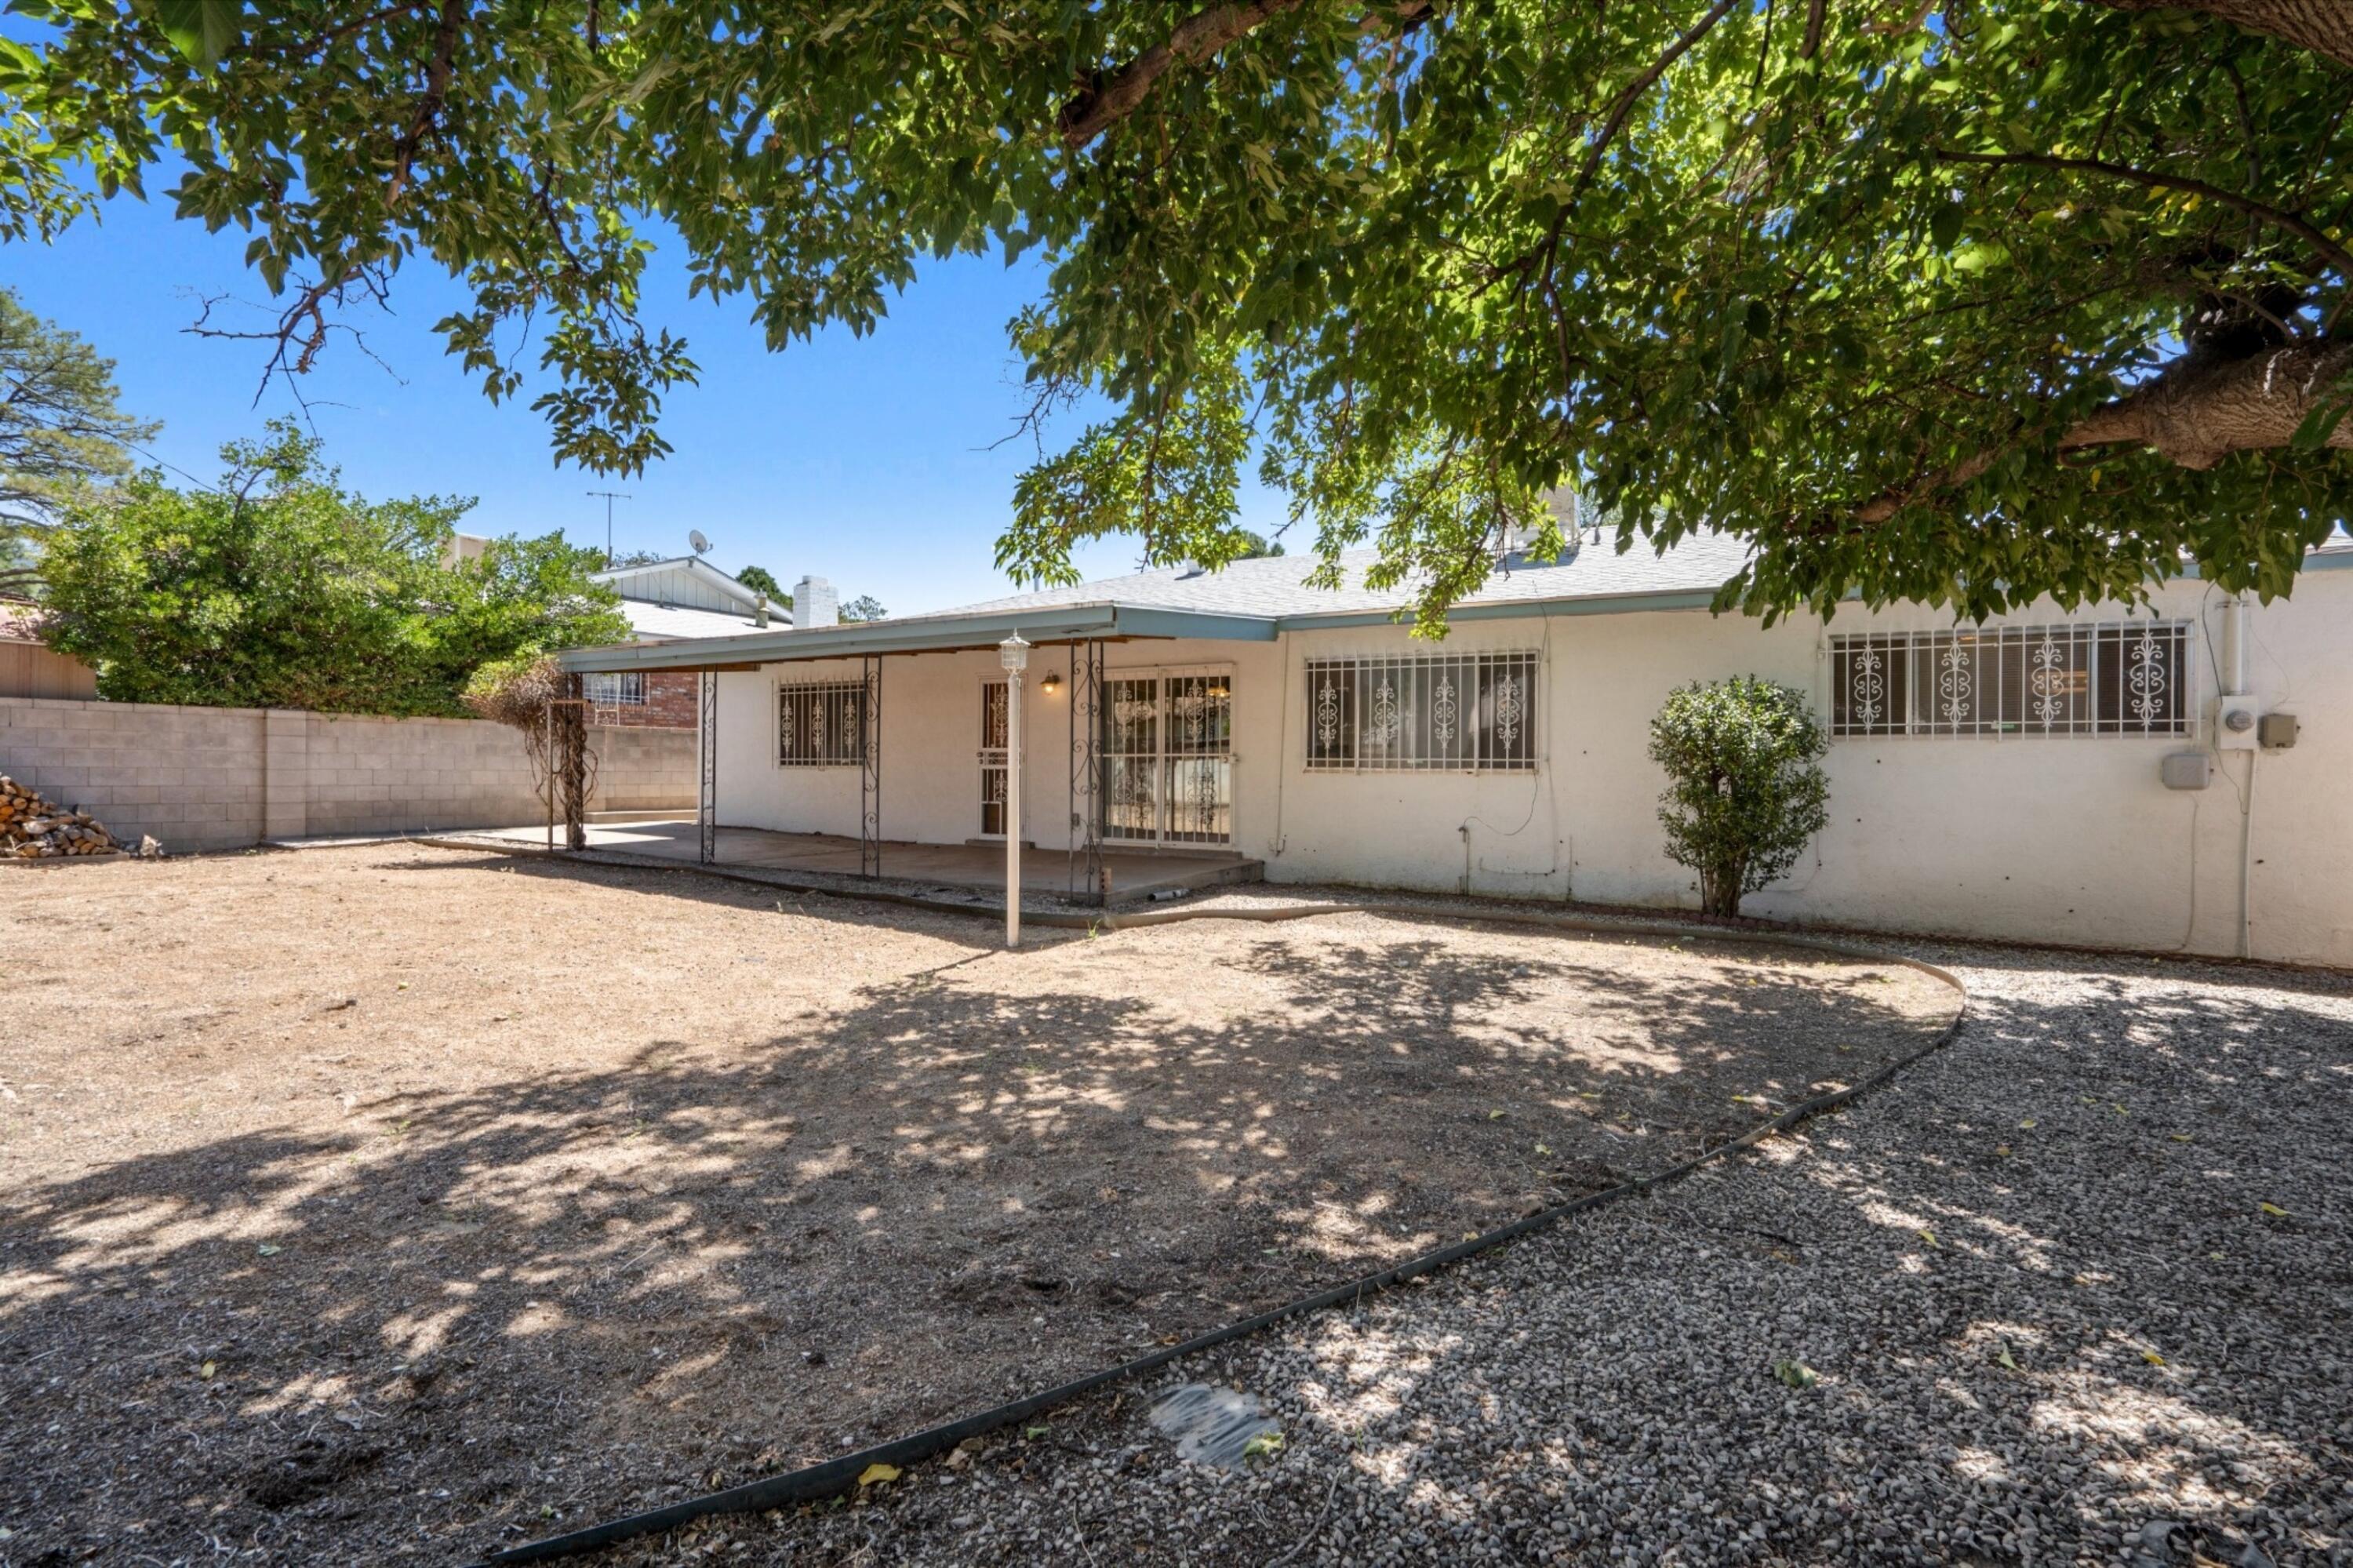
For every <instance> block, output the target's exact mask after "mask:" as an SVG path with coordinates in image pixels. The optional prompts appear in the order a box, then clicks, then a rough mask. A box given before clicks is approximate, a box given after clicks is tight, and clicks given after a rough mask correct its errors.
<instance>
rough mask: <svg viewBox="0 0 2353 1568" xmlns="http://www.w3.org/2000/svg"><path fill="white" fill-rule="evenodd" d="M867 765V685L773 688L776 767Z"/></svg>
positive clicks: (836, 683) (837, 683)
mask: <svg viewBox="0 0 2353 1568" xmlns="http://www.w3.org/2000/svg"><path fill="white" fill-rule="evenodd" d="M865 760H866V683H864V682H862V681H825V682H817V683H808V684H804V685H783V686H778V687H777V688H776V763H777V765H778V766H779V767H783V768H848V767H854V766H856V765H857V764H860V763H862V762H863V761H865Z"/></svg>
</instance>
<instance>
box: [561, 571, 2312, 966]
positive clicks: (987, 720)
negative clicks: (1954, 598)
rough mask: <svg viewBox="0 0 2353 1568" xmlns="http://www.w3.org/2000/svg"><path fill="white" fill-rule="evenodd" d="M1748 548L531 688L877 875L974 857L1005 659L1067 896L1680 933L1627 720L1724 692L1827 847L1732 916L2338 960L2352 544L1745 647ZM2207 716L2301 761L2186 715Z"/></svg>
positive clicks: (1090, 599)
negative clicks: (1815, 763)
mask: <svg viewBox="0 0 2353 1568" xmlns="http://www.w3.org/2000/svg"><path fill="white" fill-rule="evenodd" d="M1744 550H1745V546H1742V545H1741V544H1740V543H1739V542H1737V541H1736V540H1733V539H1729V538H1699V539H1694V540H1692V541H1690V542H1687V543H1686V544H1685V545H1683V546H1681V547H1680V548H1677V549H1675V550H1673V551H1672V552H1671V553H1669V554H1667V555H1665V556H1654V555H1652V554H1651V552H1650V551H1649V550H1647V549H1645V548H1641V547H1639V546H1638V547H1637V549H1636V550H1635V551H1634V552H1633V553H1631V554H1629V555H1624V556H1620V555H1617V554H1615V553H1614V552H1613V551H1612V550H1611V549H1609V547H1607V546H1600V545H1588V546H1585V547H1584V548H1583V550H1582V551H1581V552H1580V553H1578V554H1577V555H1576V556H1573V557H1572V558H1569V559H1567V560H1564V561H1562V562H1560V563H1558V564H1556V565H1549V566H1547V565H1539V564H1536V563H1534V562H1530V561H1527V560H1525V559H1518V558H1514V559H1511V560H1508V561H1506V562H1505V563H1504V566H1503V567H1502V568H1501V569H1499V570H1498V571H1497V572H1496V574H1495V575H1494V577H1493V578H1492V579H1491V580H1490V581H1489V583H1488V584H1487V586H1486V587H1485V588H1483V589H1482V591H1480V592H1478V593H1475V594H1473V595H1472V596H1471V597H1470V598H1469V599H1468V600H1467V601H1466V602H1465V603H1463V604H1461V606H1459V607H1458V608H1457V609H1455V611H1454V612H1453V617H1452V630H1451V635H1449V636H1448V637H1447V638H1446V639H1445V640H1444V641H1439V642H1431V641H1417V640H1415V639H1414V638H1412V637H1411V636H1410V635H1409V632H1408V630H1407V629H1406V628H1405V627H1403V626H1400V625H1398V623H1397V622H1396V621H1395V620H1393V619H1392V617H1393V616H1394V614H1395V613H1396V612H1397V611H1398V609H1399V608H1400V607H1401V606H1402V605H1403V604H1404V603H1405V602H1406V600H1407V598H1408V595H1407V594H1406V592H1405V591H1404V590H1401V589H1399V590H1380V591H1376V590H1372V589H1368V588H1364V587H1362V586H1361V583H1362V575H1363V570H1364V567H1366V565H1367V564H1368V562H1369V559H1370V557H1369V556H1368V555H1366V554H1356V555H1352V556H1349V557H1348V558H1347V563H1346V564H1347V567H1348V571H1349V579H1350V583H1351V585H1352V586H1349V587H1345V588H1339V589H1321V588H1308V587H1306V586H1304V585H1303V578H1304V577H1306V575H1307V574H1308V573H1309V572H1311V571H1312V570H1314V567H1315V566H1316V562H1315V559H1314V557H1313V556H1296V557H1277V558H1271V559H1258V560H1247V561H1241V562H1238V563H1236V564H1234V565H1233V566H1230V567H1227V568H1226V569H1224V570H1223V571H1220V572H1216V573H1208V572H1201V571H1198V570H1190V571H1161V572H1148V573H1143V574H1139V575H1136V576H1134V577H1119V578H1114V579H1112V580H1109V581H1105V582H1097V583H1089V584H1086V585H1084V586H1082V587H1077V588H1058V589H1054V590H1051V591H1049V592H1044V593H1036V594H1029V595H1023V596H1018V597H1015V598H1009V599H996V600H991V601H989V602H987V603H983V604H976V605H971V606H967V607H965V609H959V610H955V611H951V612H948V613H944V614H940V615H930V616H921V617H910V618H903V619H900V620H883V621H876V622H871V623H866V624H861V625H850V626H839V627H809V628H804V629H799V630H778V629H775V628H772V629H770V630H766V631H765V632H762V631H756V630H755V631H748V632H744V634H741V635H735V636H731V637H729V638H727V639H725V640H723V641H721V640H709V639H706V640H696V641H672V642H665V643H659V644H650V643H641V644H640V645H638V646H637V647H634V648H626V649H615V650H604V651H582V652H575V653H572V654H568V655H566V662H567V664H568V665H569V667H571V668H575V669H581V670H595V671H597V672H600V673H610V674H622V675H641V676H643V677H645V678H647V679H649V680H650V679H653V678H655V677H656V676H658V675H660V676H667V677H672V678H674V677H675V676H676V674H677V673H680V672H685V671H707V672H710V674H709V676H708V678H709V679H711V680H712V681H714V682H715V683H716V684H715V688H714V691H715V697H716V700H715V704H714V716H713V721H712V726H711V727H710V729H709V730H708V731H707V732H706V736H705V742H706V745H707V746H709V747H712V755H713V758H714V760H715V768H713V784H712V789H713V791H714V798H713V800H712V810H713V812H714V814H715V818H716V821H718V822H720V823H723V824H726V825H729V826H743V827H760V828H769V829H778V830H785V831H789V832H826V833H837V834H842V835H845V836H855V837H860V839H861V841H862V842H872V843H873V844H874V845H875V846H876V847H877V849H878V852H879V846H880V844H881V842H882V841H883V840H885V839H888V840H891V841H894V842H903V841H915V842H924V843H946V844H962V843H965V842H968V841H971V840H973V839H975V838H987V837H988V836H990V835H993V834H1001V833H1002V832H1004V828H1005V823H1004V821H1003V810H1004V809H1003V800H1004V779H1005V766H1006V765H1005V757H1004V750H1003V747H1004V743H1005V735H1004V720H1003V716H1002V715H1003V710H1004V693H1005V685H1004V681H1005V675H1004V672H1003V670H1002V669H1001V668H1000V667H999V658H998V651H997V644H998V642H999V641H1000V640H1002V639H1004V638H1006V637H1008V636H1010V635H1011V634H1013V633H1015V632H1017V631H1018V633H1019V634H1020V635H1021V636H1022V637H1023V638H1024V639H1026V640H1027V641H1029V642H1031V643H1033V644H1036V645H1037V646H1036V649H1035V651H1034V652H1032V653H1031V654H1030V655H1029V668H1028V673H1027V675H1026V678H1025V679H1026V684H1025V688H1024V689H1025V697H1024V701H1023V712H1024V715H1025V728H1026V735H1027V744H1026V747H1025V757H1024V760H1023V763H1022V768H1023V773H1022V780H1023V787H1022V800H1023V804H1024V808H1025V810H1024V813H1023V821H1022V822H1021V824H1020V832H1021V834H1022V837H1023V838H1024V839H1025V840H1027V841H1029V842H1034V843H1035V844H1036V845H1037V846H1038V847H1039V850H1040V851H1042V852H1050V853H1058V854H1060V853H1068V854H1069V856H1070V859H1071V865H1072V869H1073V876H1072V881H1073V883H1074V884H1076V885H1084V873H1083V869H1082V868H1083V867H1084V866H1085V865H1086V863H1087V859H1088V851H1089V847H1090V845H1091V844H1094V845H1099V846H1112V847H1144V848H1157V849H1160V850H1163V851H1177V852H1184V853H1211V854H1223V855H1229V856H1234V857H1238V858H1240V859H1244V860H1249V861H1257V862H1262V863H1263V867H1264V874H1265V876H1266V878H1267V879H1268V880H1269V881H1272V882H1302V881H1328V882H1342V883H1353V884H1358V885H1370V886H1388V887H1410V888H1426V889H1434V890H1446V891H1452V890H1457V889H1466V890H1469V891H1472V892H1475V893H1480V894H1499V895H1515V896H1521V897H1526V898H1532V899H1548V900H1555V901H1558V900H1566V899H1577V900H1590V901H1594V902H1599V903H1605V904H1618V905H1640V906H1664V907H1684V908H1688V907H1693V906H1695V905H1696V903H1697V893H1696V889H1695V887H1694V879H1693V876H1692V874H1691V873H1689V872H1688V871H1686V870H1685V869H1684V868H1683V867H1681V866H1678V865H1675V864H1673V863H1672V862H1670V861H1668V860H1667V858H1666V857H1665V855H1664V853H1662V834H1661V832H1660V827H1659V823H1658V821H1657V800H1658V796H1659V792H1660V790H1661V789H1662V786H1663V783H1664V780H1663V778H1662V775H1661V774H1660V772H1659V770H1658V769H1657V768H1655V767H1654V766H1653V765H1652V764H1651V762H1650V761H1649V760H1648V758H1647V757H1646V755H1645V753H1646V746H1647V740H1648V726H1649V725H1650V721H1651V717H1652V715H1655V714H1656V713H1657V712H1658V709H1659V705H1660V704H1661V703H1662V701H1663V700H1664V699H1665V698H1666V696H1667V694H1668V693H1669V692H1670V691H1672V689H1673V688H1674V687H1676V686H1678V685H1681V684H1683V683H1688V682H1693V681H1704V680H1711V679H1715V678H1719V677H1723V676H1727V675H1735V674H1746V673H1755V674H1758V675H1763V676H1767V677H1769V678H1771V679H1774V680H1778V681H1781V682H1784V683H1788V684H1791V685H1794V686H1798V687H1799V688H1802V689H1803V690H1805V691H1807V692H1809V693H1810V694H1812V697H1813V702H1814V705H1815V708H1816V711H1817V712H1818V713H1819V714H1820V716H1821V719H1822V722H1823V723H1824V725H1825V726H1827V727H1828V728H1829V730H1830V731H1831V735H1832V736H1833V740H1832V744H1831V753H1830V756H1829V758H1828V759H1827V762H1826V767H1827V768H1828V769H1829V772H1830V776H1831V825H1830V826H1829V827H1828V828H1827V829H1826V830H1825V831H1824V832H1823V833H1822V834H1821V836H1820V839H1819V841H1818V842H1817V843H1816V845H1815V846H1814V848H1813V850H1812V851H1811V852H1810V853H1809V854H1808V855H1807V856H1806V857H1805V858H1804V860H1803V861H1802V862H1801V863H1800V864H1799V866H1798V868H1797V869H1796V870H1795V871H1794V872H1793V874H1791V875H1790V876H1789V877H1788V878H1787V879H1786V880H1785V881H1783V882H1782V883H1780V884H1778V885H1776V886H1774V887H1772V888H1769V889H1767V891H1765V892H1763V893H1761V894H1757V895H1752V896H1751V897H1750V899H1749V900H1748V903H1747V908H1748V910H1749V912H1751V913H1754V914H1757V915H1762V916H1775V917H1781V918H1788V919H1795V920H1800V921H1805V922H1809V923H1816V924H1831V925H1849V926H1859V927H1880V928H1884V929H1894V930H1909V931H1920V932H1933V933H1949V934H1954V935H1962V936H1975V937H1987V938H2014V939H2021V940H2032V941H2057V942H2069V943H2080V944H2085V945H2095V946H2105V947H2120V948H2148V949H2166V950H2185V951H2191V952H2199V953H2209V954H2232V953H2237V952H2240V951H2241V950H2242V946H2243V948H2244V950H2247V951H2250V952H2252V953H2253V954H2254V955H2256V956H2260V957H2267V958H2274V959H2294V960H2297V961H2305V962H2316V963H2328V964H2338V965H2353V893H2348V888H2353V814H2348V812H2347V811H2346V810H2345V809H2344V800H2343V793H2344V789H2343V781H2344V780H2345V779H2348V777H2353V570H2345V569H2340V568H2345V567H2353V546H2337V547H2334V548H2330V549H2327V550H2322V551H2318V552H2316V553H2314V554H2313V555H2312V556H2310V557H2309V558H2308V560H2307V563H2306V571H2305V572H2304V574H2303V575H2302V577H2300V578H2299V580H2298V582H2297V583H2296V585H2295V593H2294V595H2293V596H2292V598H2290V599H2284V600H2281V601H2278V602H2275V603H2274V604H2270V605H2263V606H2254V605H2253V604H2252V601H2250V607H2249V608H2246V609H2244V610H2243V611H2242V610H2241V609H2238V608H2237V607H2235V606H2234V605H2232V603H2231V601H2230V600H2229V599H2227V596H2225V595H2223V594H2221V592H2219V591H2217V590H2214V589H2212V588H2210V587H2209V585H2207V584H2205V583H2202V582H2200V581H2199V580H2197V579H2196V578H2194V577H2182V578H2179V579H2176V580H2174V581H2172V582H2168V583H2166V584H2163V585H2161V586H2160V587H2158V588H2157V589H2156V590H2155V592H2154V596H2153V601H2152V603H2151V604H2150V605H2148V606H2147V607H2145V608H2143V609H2139V610H2137V611H2130V612H2128V611H2127V610H2126V609H2123V608H2121V607H2116V606H2108V607H2104V608H2100V609H2094V610H2089V611H2083V612H2069V611H2066V610H2063V609H2059V608H2057V607H2055V606H2053V605H2052V604H2050V603H2047V602H2046V603H2042V604H2037V605H2035V606H2032V607H2030V608H2028V609H2022V610H2020V611H2018V612H2016V613H2014V614H2010V615H2006V616H2003V617H2000V618H1999V619H1998V620H1993V621H1990V622H1988V623H1987V624H1985V625H1983V626H1978V625H1976V624H1974V623H1967V622H1964V623H1961V624H1958V625H1957V624H1955V622H1954V620H1953V618H1952V617H1951V615H1950V614H1949V613H1946V614H1941V615H1940V614H1938V613H1937V612H1935V611H1932V610H1930V609H1925V608H1920V607H1908V608H1905V607H1899V608H1894V609H1888V610H1884V611H1878V612H1873V611H1868V610H1865V609H1862V608H1861V607H1859V606H1857V607H1855V608H1852V609H1848V610H1842V611H1841V613H1839V614H1838V615H1837V616H1836V617H1835V618H1834V619H1833V620H1831V621H1829V622H1827V623H1825V622H1824V621H1822V620H1820V619H1818V618H1815V617H1812V616H1810V615H1798V616H1792V617H1789V618H1788V619H1786V620H1782V621H1781V622H1780V623H1778V624H1777V625H1775V626H1773V627H1771V628H1769V629H1768V628H1765V627H1763V626H1761V625H1760V624H1759V623H1757V621H1756V620H1750V619H1747V618H1745V617H1742V616H1738V615H1725V616H1716V615H1713V614H1711V613H1709V611H1708V609H1707V608H1706V607H1707V605H1708V602H1709V599H1710V598H1711V596H1712V595H1713V593H1714V591H1715V588H1716V587H1717V586H1718V585H1719V584H1721V583H1722V582H1724V581H1725V579H1726V578H1727V577H1730V576H1731V575H1732V574H1733V573H1734V572H1735V571H1736V570H1737V569H1738V568H1739V567H1740V566H1741V564H1742V562H1743V560H1744V558H1745V556H1744ZM2233 626H2238V627H2242V628H2243V635H2242V636H2239V637H2235V638H2234V637H2233V636H2232V635H2231V629H2232V627H2233ZM2237 669H2242V670H2244V671H2245V672H2246V673H2245V677H2244V679H2243V680H2240V679H2236V678H2234V677H2233V675H2232V671H2233V670H2237ZM2234 688H2236V689H2243V690H2244V691H2246V693H2247V694H2246V695H2245V696H2243V697H2234V698H2232V699H2231V700H2229V701H2221V700H2220V698H2219V694H2221V693H2224V692H2228V691H2232V690H2233V689H2234ZM2242 709H2243V710H2245V711H2246V712H2247V713H2248V714H2250V715H2294V717H2295V719H2300V720H2301V724H2302V730H2301V734H2300V736H2292V735H2291V733H2290V732H2291V731H2292V730H2293V729H2294V727H2295V726H2294V723H2293V721H2289V722H2283V721H2282V719H2281V718H2280V717H2278V716H2271V717H2270V718H2269V719H2268V722H2255V723H2253V724H2251V726H2250V727H2248V728H2245V729H2243V730H2242V729H2240V728H2237V727H2232V726H2231V725H2228V724H2226V723H2224V722H2221V720H2222V718H2223V716H2224V711H2225V710H2227V711H2230V712H2236V711H2238V710H2242ZM2283 743H2287V744H2283ZM2258 776H2260V777H2258ZM2201 783H2202V784H2203V785H2204V786H2205V787H2203V788H2197V787H2194V786H2198V785H2200V784H2201ZM2183 785H2189V786H2192V787H2189V788H2182V787H2180V786H2183ZM885 869H886V870H887V867H885ZM2242 890H2243V896H2242Z"/></svg>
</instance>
